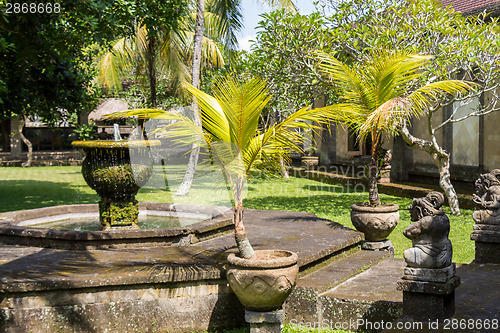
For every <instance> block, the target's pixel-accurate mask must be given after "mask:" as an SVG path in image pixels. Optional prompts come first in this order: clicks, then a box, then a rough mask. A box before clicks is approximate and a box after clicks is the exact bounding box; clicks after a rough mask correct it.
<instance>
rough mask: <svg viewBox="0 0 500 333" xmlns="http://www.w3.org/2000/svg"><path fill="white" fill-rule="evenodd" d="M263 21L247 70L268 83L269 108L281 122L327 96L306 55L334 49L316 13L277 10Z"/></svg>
mask: <svg viewBox="0 0 500 333" xmlns="http://www.w3.org/2000/svg"><path fill="white" fill-rule="evenodd" d="M262 18H263V20H262V21H260V22H259V25H258V29H259V30H258V32H257V37H256V40H255V42H254V44H253V45H252V52H251V53H250V54H249V55H248V63H247V66H248V71H249V72H250V73H251V75H254V76H258V77H260V78H262V79H263V80H266V81H267V82H268V85H269V89H270V92H271V93H272V95H273V96H272V99H271V101H270V107H271V108H272V109H273V110H274V111H275V112H276V115H275V117H276V118H277V119H278V120H281V119H283V118H284V117H286V115H287V114H289V113H290V112H293V111H294V110H296V109H297V108H299V107H302V106H304V105H309V104H310V103H311V102H312V101H313V99H314V98H316V97H318V96H320V95H324V94H326V93H327V91H328V90H327V85H325V84H324V81H323V80H321V77H319V76H318V75H317V74H316V73H315V72H314V70H312V69H313V68H314V65H315V60H314V59H312V58H310V57H308V56H307V55H308V54H309V52H311V51H312V50H316V49H321V50H323V51H325V52H328V53H331V52H334V50H335V49H336V45H335V43H334V39H333V35H332V31H331V30H330V29H328V28H327V27H326V20H325V18H324V17H322V16H321V15H320V14H319V13H313V14H311V15H308V16H306V15H300V14H298V13H290V12H286V11H284V10H278V11H274V12H271V13H269V14H263V15H262Z"/></svg>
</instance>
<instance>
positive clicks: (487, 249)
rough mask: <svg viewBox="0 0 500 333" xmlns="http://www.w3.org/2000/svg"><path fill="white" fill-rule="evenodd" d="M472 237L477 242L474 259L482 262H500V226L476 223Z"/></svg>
mask: <svg viewBox="0 0 500 333" xmlns="http://www.w3.org/2000/svg"><path fill="white" fill-rule="evenodd" d="M470 239H471V240H473V241H474V242H475V247H476V255H475V258H474V261H475V262H477V263H480V264H500V226H499V225H486V224H474V232H473V233H472V234H471V236H470Z"/></svg>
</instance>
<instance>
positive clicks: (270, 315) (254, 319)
mask: <svg viewBox="0 0 500 333" xmlns="http://www.w3.org/2000/svg"><path fill="white" fill-rule="evenodd" d="M245 321H246V322H247V323H250V324H263V323H269V324H280V323H282V322H283V310H276V311H266V312H259V311H250V310H245Z"/></svg>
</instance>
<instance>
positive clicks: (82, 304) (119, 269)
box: [0, 210, 363, 333]
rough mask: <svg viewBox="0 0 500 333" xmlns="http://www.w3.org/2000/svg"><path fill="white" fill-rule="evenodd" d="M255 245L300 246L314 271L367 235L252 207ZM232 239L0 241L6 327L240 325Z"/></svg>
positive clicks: (0, 313)
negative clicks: (82, 243) (51, 245)
mask: <svg viewBox="0 0 500 333" xmlns="http://www.w3.org/2000/svg"><path fill="white" fill-rule="evenodd" d="M245 222H246V226H247V232H248V235H249V238H250V240H251V242H252V244H253V245H254V248H255V249H269V248H278V249H285V250H291V251H294V252H297V253H298V254H299V258H300V260H299V265H300V266H302V267H306V266H307V267H309V266H310V265H314V263H315V262H321V260H322V259H323V258H324V257H325V256H329V255H332V254H334V253H338V252H339V251H340V252H341V251H342V250H343V249H344V248H345V247H347V248H349V247H351V246H353V245H355V244H358V243H359V242H360V241H361V240H362V239H363V236H362V234H360V233H359V232H356V231H354V230H351V229H348V228H345V227H343V226H341V225H339V224H336V223H334V222H331V221H327V220H323V219H318V218H317V217H315V216H314V215H312V214H304V213H294V212H279V211H256V210H246V211H245ZM235 250H236V249H235V242H234V236H233V235H223V236H220V237H217V238H212V239H208V240H205V241H201V242H198V243H196V244H188V245H186V246H163V247H153V248H135V249H113V250H111V249H110V250H87V251H69V250H58V249H48V248H30V247H23V246H0V258H1V259H0V276H1V278H0V292H1V293H2V294H1V296H2V298H1V303H0V318H1V319H0V330H1V331H5V332H16V333H17V332H29V331H30V330H34V331H40V332H41V331H52V332H56V331H57V332H75V331H79V332H104V331H106V330H107V331H108V332H109V331H113V332H133V331H136V330H140V331H143V332H159V331H166V330H168V331H169V332H188V331H195V330H199V331H203V330H208V329H213V328H214V327H218V328H221V327H223V325H227V326H230V327H234V326H241V325H243V323H244V316H243V309H242V308H241V306H240V305H239V302H238V301H237V299H236V297H235V296H234V294H233V293H232V292H231V290H229V288H228V287H227V284H226V281H225V267H224V265H225V263H226V257H227V254H228V251H235Z"/></svg>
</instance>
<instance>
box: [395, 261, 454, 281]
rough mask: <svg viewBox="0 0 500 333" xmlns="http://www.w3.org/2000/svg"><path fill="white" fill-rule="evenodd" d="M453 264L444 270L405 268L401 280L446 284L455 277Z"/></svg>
mask: <svg viewBox="0 0 500 333" xmlns="http://www.w3.org/2000/svg"><path fill="white" fill-rule="evenodd" d="M455 266H456V265H455V263H452V264H451V265H450V266H448V267H445V268H415V267H405V271H404V275H403V279H405V280H415V281H428V282H442V283H444V282H446V281H448V280H449V279H451V278H452V277H453V276H455V270H456V267H455Z"/></svg>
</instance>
